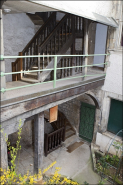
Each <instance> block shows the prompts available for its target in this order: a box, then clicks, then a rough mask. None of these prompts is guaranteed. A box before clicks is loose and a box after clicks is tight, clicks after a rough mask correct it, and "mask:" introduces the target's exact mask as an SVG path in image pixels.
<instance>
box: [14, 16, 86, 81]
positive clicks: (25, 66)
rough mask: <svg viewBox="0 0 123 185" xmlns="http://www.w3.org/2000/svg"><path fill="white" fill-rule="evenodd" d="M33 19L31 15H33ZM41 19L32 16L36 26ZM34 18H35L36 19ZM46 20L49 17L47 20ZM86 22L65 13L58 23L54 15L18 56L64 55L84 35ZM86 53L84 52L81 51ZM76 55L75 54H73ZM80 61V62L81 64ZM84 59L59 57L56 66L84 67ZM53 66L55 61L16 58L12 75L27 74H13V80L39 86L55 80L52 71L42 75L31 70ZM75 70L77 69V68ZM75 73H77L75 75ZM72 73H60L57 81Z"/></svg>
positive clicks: (67, 70) (63, 71) (62, 71)
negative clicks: (77, 38)
mask: <svg viewBox="0 0 123 185" xmlns="http://www.w3.org/2000/svg"><path fill="white" fill-rule="evenodd" d="M30 16H32V15H30ZM37 16H38V17H39V16H40V15H39V14H35V15H33V16H32V17H33V18H32V19H33V21H34V23H35V24H37V23H36V22H35V19H36V17H37ZM34 17H35V18H34ZM45 18H46V17H45ZM82 24H83V21H82V18H81V19H80V18H78V17H77V16H73V15H71V14H66V15H65V16H64V17H63V18H62V19H61V20H60V21H59V22H57V21H56V12H53V13H51V14H50V15H49V17H48V18H47V20H46V21H45V23H44V24H43V25H42V26H41V28H40V29H39V30H38V31H37V33H36V34H35V36H34V37H33V38H32V39H31V41H30V42H29V43H28V44H27V45H26V47H25V48H24V49H23V51H22V52H19V55H25V56H26V55H38V54H40V55H62V54H65V53H66V52H67V50H68V49H69V48H72V46H73V44H75V37H76V36H77V35H78V34H81V36H82V32H83V29H82V28H83V26H82ZM82 52H83V51H82ZM73 54H75V51H74V53H73ZM78 59H79V61H78ZM82 62H83V58H82V57H78V58H77V57H74V59H73V58H72V57H63V58H62V57H58V59H57V65H58V66H59V65H60V66H61V67H64V66H65V67H66V66H67V67H71V66H73V65H76V64H77V63H78V65H82ZM53 67H54V58H53V57H47V58H44V57H43V58H33V57H31V58H25V59H17V60H16V61H15V62H12V72H17V71H21V70H23V71H25V73H24V74H13V75H12V80H13V81H17V80H22V81H25V82H28V83H37V82H39V81H41V82H43V81H46V80H53V73H52V70H48V71H43V72H33V73H32V72H31V73H29V72H28V70H37V69H40V70H41V69H51V68H53ZM78 69H79V72H80V73H81V72H82V68H78ZM74 70H76V69H74ZM75 73H76V71H75V72H74V74H75ZM72 75H73V70H71V69H63V70H60V71H59V70H57V78H64V77H67V76H72Z"/></svg>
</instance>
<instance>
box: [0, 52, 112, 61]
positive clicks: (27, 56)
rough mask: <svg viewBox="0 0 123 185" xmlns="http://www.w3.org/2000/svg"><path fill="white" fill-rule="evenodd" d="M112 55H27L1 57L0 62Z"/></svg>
mask: <svg viewBox="0 0 123 185" xmlns="http://www.w3.org/2000/svg"><path fill="white" fill-rule="evenodd" d="M102 55H105V56H106V55H110V53H108V54H89V55H88V54H85V55H26V56H4V55H0V60H4V59H12V58H38V57H90V56H102Z"/></svg>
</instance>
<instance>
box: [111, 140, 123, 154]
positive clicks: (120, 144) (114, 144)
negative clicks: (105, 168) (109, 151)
mask: <svg viewBox="0 0 123 185" xmlns="http://www.w3.org/2000/svg"><path fill="white" fill-rule="evenodd" d="M113 147H114V148H115V150H116V155H118V152H119V151H120V150H122V143H120V142H119V141H114V142H113Z"/></svg>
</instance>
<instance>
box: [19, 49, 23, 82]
mask: <svg viewBox="0 0 123 185" xmlns="http://www.w3.org/2000/svg"><path fill="white" fill-rule="evenodd" d="M19 56H23V53H22V52H19ZM19 64H20V65H19V66H20V71H22V70H23V58H20V61H19ZM22 75H23V73H20V80H21V78H22Z"/></svg>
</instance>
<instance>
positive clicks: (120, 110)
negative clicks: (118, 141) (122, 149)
mask: <svg viewBox="0 0 123 185" xmlns="http://www.w3.org/2000/svg"><path fill="white" fill-rule="evenodd" d="M121 129H123V102H121V101H118V100H114V99H111V106H110V113H109V120H108V128H107V130H108V131H110V132H112V133H114V134H117V132H119V131H120V130H121ZM119 136H122V135H121V134H120V135H119Z"/></svg>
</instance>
